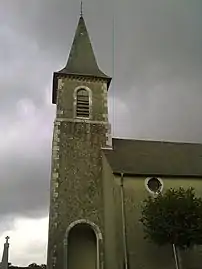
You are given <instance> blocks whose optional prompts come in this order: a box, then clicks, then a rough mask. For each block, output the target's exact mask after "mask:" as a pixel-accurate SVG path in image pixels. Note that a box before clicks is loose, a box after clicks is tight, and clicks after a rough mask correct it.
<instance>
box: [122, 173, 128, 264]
mask: <svg viewBox="0 0 202 269" xmlns="http://www.w3.org/2000/svg"><path fill="white" fill-rule="evenodd" d="M124 200H125V199H124V189H123V173H121V213H122V232H123V252H124V269H128V254H127V252H128V251H127V238H126V216H125V207H124Z"/></svg>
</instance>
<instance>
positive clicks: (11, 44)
mask: <svg viewBox="0 0 202 269" xmlns="http://www.w3.org/2000/svg"><path fill="white" fill-rule="evenodd" d="M79 5H80V1H65V0H57V1H55V0H43V1H40V0H29V1H24V0H15V1H12V0H3V1H1V2H0V24H1V26H0V39H1V42H0V87H1V93H0V100H1V106H0V113H1V114H0V120H1V130H0V138H1V142H0V148H1V155H0V168H1V174H0V176H1V181H0V192H1V193H0V214H1V215H2V216H3V215H10V214H14V215H26V216H27V215H30V216H36V217H37V216H40V215H41V214H44V215H45V214H46V213H47V209H48V201H49V198H48V196H49V193H48V192H49V179H50V154H51V139H52V127H53V120H54V111H55V108H54V106H53V105H51V86H52V85H51V83H52V73H53V72H54V71H56V70H58V69H59V68H61V67H62V66H63V65H64V64H65V62H66V60H67V56H68V52H69V49H70V46H71V43H72V39H73V36H74V31H75V28H76V25H77V22H78V16H79ZM201 14H202V2H201V1H200V0H192V1H188V0H170V1H166V0H136V1H132V0H126V1H116V2H115V1H113V0H110V1H109V0H104V1H92V0H85V1H84V17H85V20H86V23H87V27H88V29H89V33H90V36H91V39H92V43H93V46H94V49H95V52H96V55H97V58H98V62H99V65H100V67H101V68H102V70H103V71H105V72H106V73H108V74H109V75H112V76H113V83H112V86H111V88H110V91H109V97H110V120H111V123H112V126H113V134H114V135H115V136H124V137H133V138H138V139H139V138H143V139H144V138H147V139H156V140H157V139H161V140H177V141H193V142H202V117H201V114H202V90H201V85H202V76H201V70H202V53H201V49H202V31H201V29H202V16H201ZM113 16H114V31H113ZM113 59H114V62H113Z"/></svg>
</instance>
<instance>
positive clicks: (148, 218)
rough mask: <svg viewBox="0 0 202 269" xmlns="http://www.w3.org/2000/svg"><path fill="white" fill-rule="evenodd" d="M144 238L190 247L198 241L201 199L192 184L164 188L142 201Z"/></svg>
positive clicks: (201, 238)
mask: <svg viewBox="0 0 202 269" xmlns="http://www.w3.org/2000/svg"><path fill="white" fill-rule="evenodd" d="M140 221H141V223H142V224H143V228H144V231H145V235H146V236H145V238H148V239H149V240H151V241H153V242H154V243H156V244H158V245H166V244H175V245H176V246H177V247H179V248H181V249H184V248H192V247H193V246H194V245H200V244H202V199H201V198H200V197H196V195H195V191H194V189H193V188H188V189H187V190H185V189H183V188H179V189H168V190H167V191H166V192H165V193H164V194H159V195H158V196H157V197H151V196H150V197H148V198H147V199H146V200H144V202H143V206H142V217H141V219H140Z"/></svg>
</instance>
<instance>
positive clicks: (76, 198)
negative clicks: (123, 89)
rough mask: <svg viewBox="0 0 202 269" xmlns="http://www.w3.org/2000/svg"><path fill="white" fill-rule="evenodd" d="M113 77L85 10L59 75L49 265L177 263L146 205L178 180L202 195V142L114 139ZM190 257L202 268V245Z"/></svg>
mask: <svg viewBox="0 0 202 269" xmlns="http://www.w3.org/2000/svg"><path fill="white" fill-rule="evenodd" d="M110 82H111V77H109V76H108V75H106V74H105V73H104V72H102V71H101V70H100V68H99V67H98V64H97V61H96V57H95V54H94V51H93V48H92V45H91V41H90V38H89V34H88V31H87V28H86V24H85V21H84V18H83V16H82V15H81V16H80V19H79V22H78V26H77V30H76V33H75V37H74V41H73V44H72V47H71V50H70V54H69V58H68V61H67V64H66V66H65V67H64V68H63V69H62V70H60V71H58V72H55V73H54V75H53V93H52V103H53V104H55V105H56V117H55V121H54V131H53V143H52V168H51V169H52V172H51V193H50V214H49V238H48V258H47V266H48V269H54V268H55V269H160V268H163V269H173V268H175V261H174V257H173V252H172V248H171V247H169V246H168V247H161V248H159V247H157V246H156V245H154V244H151V243H149V242H148V241H146V240H145V239H144V232H143V227H142V224H141V223H140V222H139V218H140V207H141V204H142V201H143V200H144V199H145V198H146V197H148V195H153V194H155V193H156V191H162V192H163V191H164V190H166V189H168V188H170V187H180V186H182V187H185V188H186V187H189V186H192V187H194V188H195V189H196V192H197V194H198V195H200V196H202V145H201V144H192V143H174V142H162V141H145V140H130V139H119V138H112V137H111V133H110V129H111V128H110V124H109V121H108V90H109V88H110ZM182 261H183V264H184V267H183V269H191V268H192V269H194V268H195V269H197V268H198V269H199V268H201V264H202V251H201V249H200V248H196V249H194V250H193V251H188V252H187V253H185V254H184V255H183V257H182Z"/></svg>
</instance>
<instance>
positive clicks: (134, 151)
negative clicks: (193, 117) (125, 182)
mask: <svg viewBox="0 0 202 269" xmlns="http://www.w3.org/2000/svg"><path fill="white" fill-rule="evenodd" d="M112 144H113V150H110V149H103V151H104V154H105V156H106V158H107V160H108V162H109V164H110V166H111V167H112V170H113V172H114V173H125V174H130V175H145V176H186V177H189V176H190V177H202V144H194V143H193V144H192V143H176V142H161V141H147V140H128V139H117V138H113V140H112Z"/></svg>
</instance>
